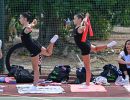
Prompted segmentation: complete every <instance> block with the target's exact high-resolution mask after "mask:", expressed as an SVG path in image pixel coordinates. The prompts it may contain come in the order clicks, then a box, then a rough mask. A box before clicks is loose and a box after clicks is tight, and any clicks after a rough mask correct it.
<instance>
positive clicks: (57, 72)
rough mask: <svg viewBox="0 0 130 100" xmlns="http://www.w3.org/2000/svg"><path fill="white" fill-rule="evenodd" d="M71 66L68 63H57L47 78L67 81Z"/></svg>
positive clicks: (55, 80) (54, 80)
mask: <svg viewBox="0 0 130 100" xmlns="http://www.w3.org/2000/svg"><path fill="white" fill-rule="evenodd" d="M70 71H71V68H70V66H69V65H57V66H55V67H54V69H53V70H52V72H51V73H50V74H49V75H48V77H47V80H48V81H53V82H65V81H66V82H67V81H68V80H69V73H70Z"/></svg>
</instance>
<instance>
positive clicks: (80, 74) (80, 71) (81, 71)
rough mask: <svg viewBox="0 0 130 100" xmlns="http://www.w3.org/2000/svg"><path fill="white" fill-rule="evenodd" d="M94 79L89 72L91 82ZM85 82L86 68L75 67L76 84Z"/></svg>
mask: <svg viewBox="0 0 130 100" xmlns="http://www.w3.org/2000/svg"><path fill="white" fill-rule="evenodd" d="M93 80H94V75H93V74H92V73H91V80H90V81H91V82H92V81H93ZM83 82H86V69H85V67H80V68H77V70H76V80H75V83H76V84H80V83H83Z"/></svg>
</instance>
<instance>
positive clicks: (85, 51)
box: [77, 40, 91, 55]
mask: <svg viewBox="0 0 130 100" xmlns="http://www.w3.org/2000/svg"><path fill="white" fill-rule="evenodd" d="M77 46H78V47H79V49H80V50H81V54H82V55H89V54H90V51H91V44H90V42H89V41H88V40H87V41H86V42H79V43H77Z"/></svg>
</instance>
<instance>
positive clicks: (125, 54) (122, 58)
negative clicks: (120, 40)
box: [118, 40, 130, 84]
mask: <svg viewBox="0 0 130 100" xmlns="http://www.w3.org/2000/svg"><path fill="white" fill-rule="evenodd" d="M118 63H119V69H120V70H121V71H122V74H123V77H124V80H125V83H126V84H129V77H130V40H127V41H126V42H125V45H124V50H123V51H121V52H120V54H119V56H118Z"/></svg>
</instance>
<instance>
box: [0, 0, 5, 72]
mask: <svg viewBox="0 0 130 100" xmlns="http://www.w3.org/2000/svg"><path fill="white" fill-rule="evenodd" d="M4 10H5V9H4V0H0V39H1V40H2V51H3V57H2V59H0V72H2V71H4V21H5V19H4V18H5V14H4Z"/></svg>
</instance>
